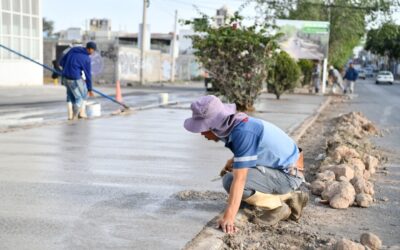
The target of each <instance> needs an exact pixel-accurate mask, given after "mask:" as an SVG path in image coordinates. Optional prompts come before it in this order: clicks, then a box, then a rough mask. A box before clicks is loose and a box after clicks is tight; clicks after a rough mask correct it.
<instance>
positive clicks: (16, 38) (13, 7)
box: [0, 0, 43, 86]
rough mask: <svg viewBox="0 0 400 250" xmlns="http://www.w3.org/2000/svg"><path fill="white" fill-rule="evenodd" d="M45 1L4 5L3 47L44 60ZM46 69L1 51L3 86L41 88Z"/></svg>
mask: <svg viewBox="0 0 400 250" xmlns="http://www.w3.org/2000/svg"><path fill="white" fill-rule="evenodd" d="M42 37H43V35H42V0H1V1H0V43H1V44H2V45H4V46H7V47H9V48H11V49H13V50H16V51H18V52H20V53H22V54H24V55H26V56H28V57H30V58H32V59H34V60H36V61H38V62H40V63H42V60H43V52H42V51H43V38H42ZM41 84H43V69H42V68H41V67H40V66H38V65H36V64H34V63H32V62H29V61H27V60H26V59H23V58H21V57H19V56H17V55H14V54H12V53H10V52H8V51H6V50H4V49H2V48H0V86H20V85H41Z"/></svg>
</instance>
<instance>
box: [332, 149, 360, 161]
mask: <svg viewBox="0 0 400 250" xmlns="http://www.w3.org/2000/svg"><path fill="white" fill-rule="evenodd" d="M331 156H332V158H333V160H334V161H335V162H337V163H340V162H342V161H343V160H345V161H349V160H350V159H351V158H360V154H359V153H358V152H357V151H356V150H355V149H353V148H349V147H347V146H345V145H340V146H338V147H337V148H335V149H334V150H333V152H332V155H331Z"/></svg>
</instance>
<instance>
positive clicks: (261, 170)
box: [222, 166, 303, 199]
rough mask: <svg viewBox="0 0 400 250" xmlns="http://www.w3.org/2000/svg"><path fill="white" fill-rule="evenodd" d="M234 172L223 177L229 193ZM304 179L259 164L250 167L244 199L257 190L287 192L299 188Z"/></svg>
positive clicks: (276, 192) (277, 192) (272, 192)
mask: <svg viewBox="0 0 400 250" xmlns="http://www.w3.org/2000/svg"><path fill="white" fill-rule="evenodd" d="M232 181H233V174H232V173H230V172H229V173H227V174H225V175H224V177H223V178H222V185H223V186H224V189H225V190H226V192H228V193H229V191H230V188H231V184H232ZM301 183H303V179H302V178H300V177H296V176H293V175H289V174H286V173H285V172H283V171H282V170H279V169H273V168H268V167H262V166H257V167H256V168H249V171H248V173H247V179H246V184H245V186H244V192H243V197H242V199H247V198H248V197H250V196H252V195H253V194H254V193H255V191H258V192H262V193H265V194H287V193H289V192H292V191H294V190H296V189H298V188H299V187H300V185H301Z"/></svg>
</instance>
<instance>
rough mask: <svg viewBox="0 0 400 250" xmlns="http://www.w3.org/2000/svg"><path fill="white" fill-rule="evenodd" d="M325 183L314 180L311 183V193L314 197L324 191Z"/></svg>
mask: <svg viewBox="0 0 400 250" xmlns="http://www.w3.org/2000/svg"><path fill="white" fill-rule="evenodd" d="M325 185H326V184H325V182H323V181H320V180H315V181H313V182H312V183H311V193H312V194H315V195H321V193H322V192H323V191H324V189H325Z"/></svg>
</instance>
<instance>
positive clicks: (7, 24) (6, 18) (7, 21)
mask: <svg viewBox="0 0 400 250" xmlns="http://www.w3.org/2000/svg"><path fill="white" fill-rule="evenodd" d="M1 17H2V30H3V32H2V33H3V35H10V34H11V14H10V13H5V12H3V13H2V15H1Z"/></svg>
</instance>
